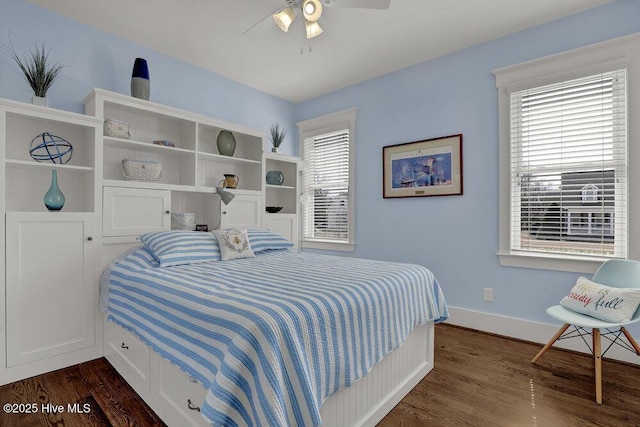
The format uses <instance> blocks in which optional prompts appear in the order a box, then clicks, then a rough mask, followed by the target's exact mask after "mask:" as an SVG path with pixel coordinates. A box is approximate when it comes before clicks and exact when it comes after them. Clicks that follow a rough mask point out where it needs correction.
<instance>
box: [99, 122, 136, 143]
mask: <svg viewBox="0 0 640 427" xmlns="http://www.w3.org/2000/svg"><path fill="white" fill-rule="evenodd" d="M104 135H105V136H112V137H114V138H125V139H129V138H130V136H131V135H130V134H129V123H127V122H123V121H120V120H116V119H105V121H104Z"/></svg>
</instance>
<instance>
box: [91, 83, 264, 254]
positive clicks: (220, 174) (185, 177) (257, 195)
mask: <svg viewBox="0 0 640 427" xmlns="http://www.w3.org/2000/svg"><path fill="white" fill-rule="evenodd" d="M85 112H86V113H87V114H89V115H93V116H96V117H99V118H100V119H102V120H106V119H113V120H118V121H120V122H125V123H126V124H127V125H128V128H129V137H128V138H126V137H125V138H116V137H112V136H106V135H104V136H101V138H102V139H103V147H104V156H103V162H102V163H103V165H102V166H103V170H104V174H103V176H102V182H101V185H102V186H103V187H104V188H107V187H109V188H112V189H114V190H110V191H109V192H108V195H109V197H116V198H118V197H120V195H119V194H118V190H117V189H118V188H129V189H139V190H145V191H147V192H146V193H144V195H143V197H145V198H147V199H148V200H150V201H151V200H152V199H154V197H153V195H152V193H149V192H148V191H149V190H159V191H169V192H170V205H171V208H170V209H167V210H164V208H163V211H162V212H158V213H157V215H154V218H156V219H157V223H163V224H165V225H164V226H163V228H160V229H167V225H166V224H167V222H166V221H160V219H161V217H162V215H167V214H171V213H186V212H189V213H195V214H196V222H197V223H199V224H207V225H208V226H209V228H210V229H213V228H215V227H216V226H221V227H229V226H236V225H237V226H240V225H242V226H252V227H262V225H263V212H264V178H263V176H262V174H263V157H262V154H263V153H262V151H263V150H262V147H263V138H264V133H263V132H260V131H256V130H253V129H249V128H246V127H243V126H239V125H237V124H234V123H229V122H225V121H221V120H217V119H214V118H211V117H207V116H203V115H200V114H195V113H191V112H188V111H184V110H180V109H177V108H173V107H168V106H165V105H161V104H157V103H154V102H149V101H145V100H141V99H137V98H132V97H130V96H126V95H122V94H118V93H113V92H109V91H105V90H101V89H94V90H93V91H92V92H91V93H90V94H89V96H88V97H87V98H86V99H85ZM222 130H228V131H230V132H231V133H232V134H233V136H234V138H235V141H236V148H235V151H234V153H233V156H225V155H221V154H220V153H219V152H218V146H217V139H218V135H219V133H220V132H221V131H222ZM153 141H169V142H170V145H169V146H167V145H158V144H154V143H153ZM123 159H135V160H152V161H157V162H160V163H161V164H162V177H161V178H160V179H159V180H158V181H154V182H150V181H139V180H127V179H126V178H125V176H124V175H123V172H122V160H123ZM225 174H233V175H236V176H237V177H238V178H239V182H238V186H237V188H236V189H233V190H230V191H232V192H233V193H234V194H235V195H236V199H235V200H234V202H233V203H232V204H231V205H229V206H224V205H222V204H221V203H220V198H219V197H218V196H216V195H215V187H216V186H218V185H219V184H220V182H221V181H222V180H224V175H225ZM106 195H107V193H106V192H105V197H107V196H106ZM125 195H126V194H125ZM158 197H160V195H159V196H158ZM161 197H164V196H161ZM119 200H124V198H123V197H120V199H119ZM110 202H113V200H111V201H110ZM116 204H117V203H107V202H106V201H105V203H104V206H105V208H108V207H110V206H115V205H116ZM234 205H235V207H234ZM120 206H122V204H120ZM247 206H251V209H250V212H254V211H255V212H256V213H255V214H253V213H252V214H251V217H247V216H246V215H244V216H242V215H240V214H242V213H244V212H239V211H238V209H239V208H240V207H242V208H243V209H244V208H246V207H247ZM112 214H113V212H112V211H111V210H108V209H105V210H104V215H112ZM116 214H117V213H116ZM118 215H119V216H118V217H113V218H112V219H111V220H109V219H107V218H105V219H104V221H105V224H108V223H109V222H111V223H113V224H114V225H115V228H114V227H111V228H108V230H110V231H109V232H111V231H113V230H114V229H117V230H116V233H121V232H122V231H123V230H125V229H126V228H127V225H126V224H122V223H121V221H120V222H119V220H118V218H123V217H126V215H120V214H118ZM127 215H128V214H127ZM241 217H242V218H241ZM131 218H132V221H133V223H132V226H131V230H132V234H131V235H130V236H129V238H128V239H127V238H126V236H121V235H120V236H117V238H115V237H114V236H110V235H107V234H105V238H106V239H105V242H106V243H110V242H117V243H122V242H125V241H134V240H135V238H136V237H137V235H138V233H137V232H134V231H136V230H140V228H139V227H137V226H135V224H140V223H142V222H143V221H144V218H137V217H135V215H133V213H132V214H131ZM236 218H239V219H240V218H241V221H240V222H236V221H234V220H235V219H236ZM105 230H106V229H105ZM146 231H151V230H150V229H147V230H146Z"/></svg>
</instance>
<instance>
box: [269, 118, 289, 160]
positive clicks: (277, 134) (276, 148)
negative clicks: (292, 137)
mask: <svg viewBox="0 0 640 427" xmlns="http://www.w3.org/2000/svg"><path fill="white" fill-rule="evenodd" d="M269 133H270V134H271V144H273V148H272V149H271V151H272V152H274V153H279V152H280V144H282V140H283V139H284V135H285V131H284V129H283V128H281V127H280V124H278V123H274V124H273V125H271V128H269Z"/></svg>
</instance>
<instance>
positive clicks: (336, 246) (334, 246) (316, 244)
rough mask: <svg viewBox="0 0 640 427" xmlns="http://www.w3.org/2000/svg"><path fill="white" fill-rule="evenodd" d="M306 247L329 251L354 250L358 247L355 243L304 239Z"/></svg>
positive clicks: (303, 245)
mask: <svg viewBox="0 0 640 427" xmlns="http://www.w3.org/2000/svg"><path fill="white" fill-rule="evenodd" d="M302 248H304V249H323V250H327V251H341V252H353V251H354V250H355V249H356V244H355V243H342V242H331V241H327V240H303V241H302Z"/></svg>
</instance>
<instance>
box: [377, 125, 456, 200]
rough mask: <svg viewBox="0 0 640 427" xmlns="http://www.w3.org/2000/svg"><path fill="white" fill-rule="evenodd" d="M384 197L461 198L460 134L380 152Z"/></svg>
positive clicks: (407, 144) (401, 145)
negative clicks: (452, 196) (458, 195)
mask: <svg viewBox="0 0 640 427" xmlns="http://www.w3.org/2000/svg"><path fill="white" fill-rule="evenodd" d="M382 164H383V173H382V180H383V187H382V188H383V193H382V194H383V197H384V198H385V199H386V198H392V197H425V196H451V195H457V194H462V134H459V135H450V136H443V137H441V138H433V139H426V140H424V141H415V142H407V143H404V144H397V145H389V146H387V147H383V148H382Z"/></svg>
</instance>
